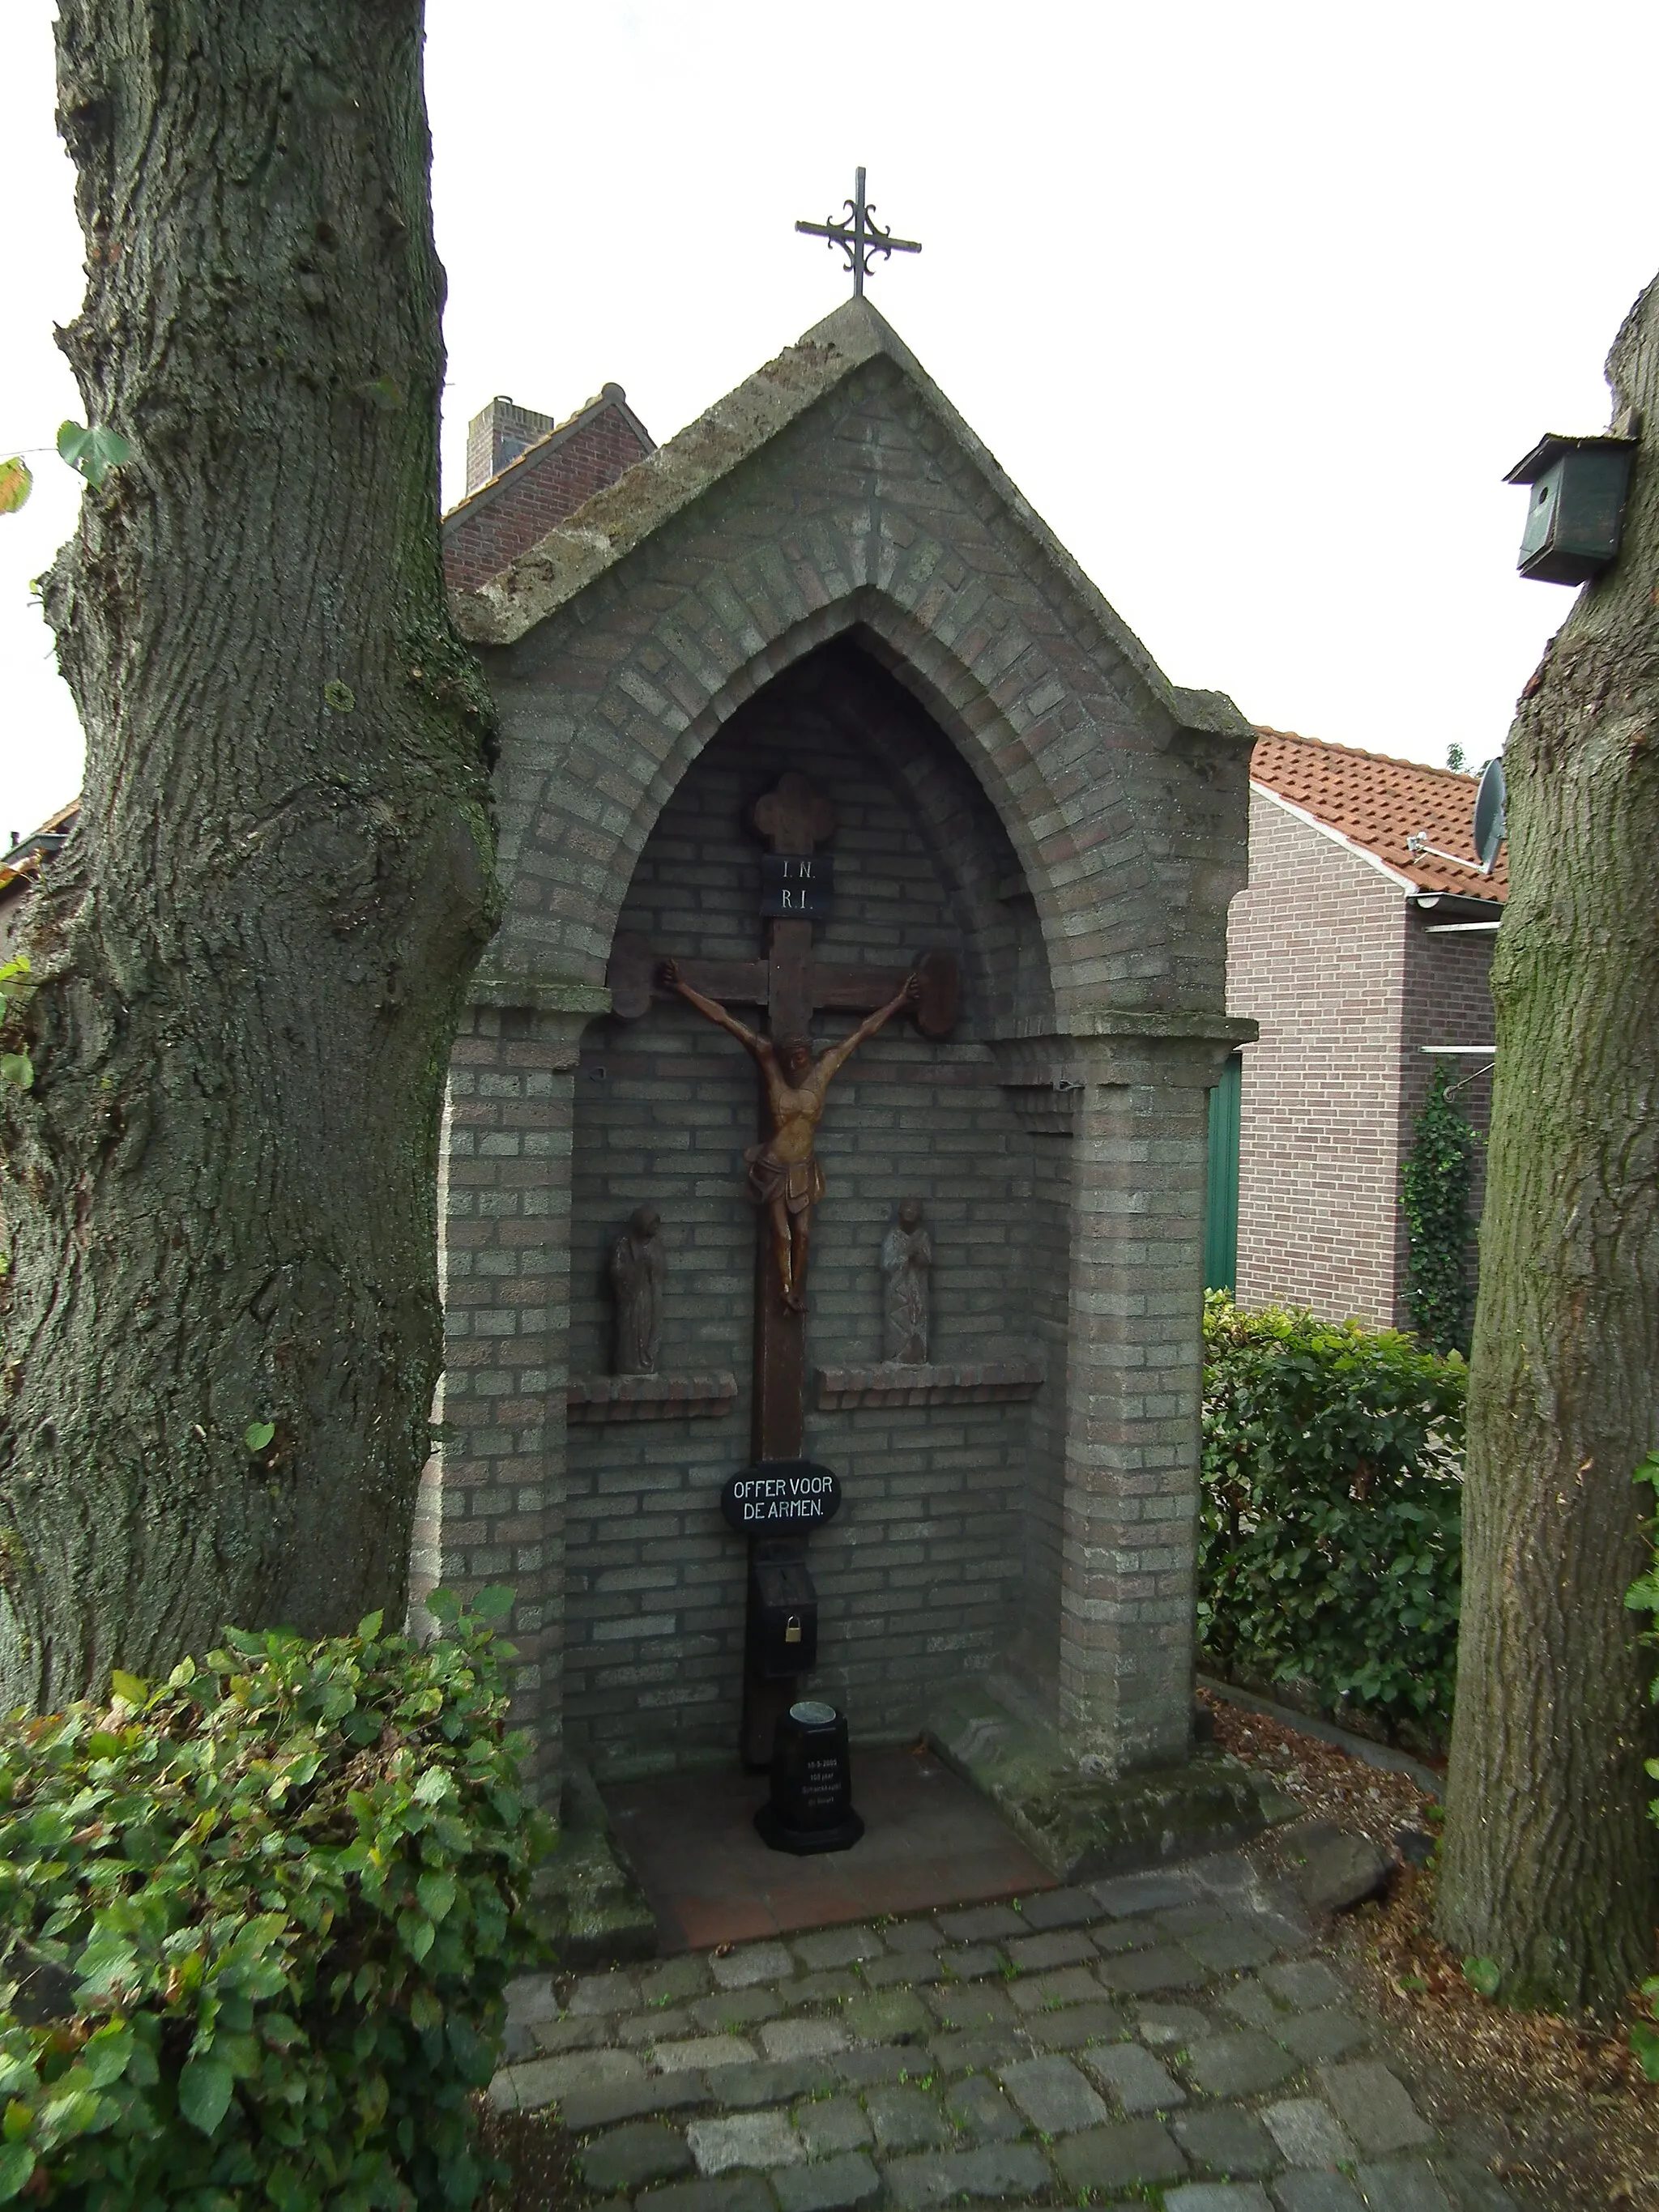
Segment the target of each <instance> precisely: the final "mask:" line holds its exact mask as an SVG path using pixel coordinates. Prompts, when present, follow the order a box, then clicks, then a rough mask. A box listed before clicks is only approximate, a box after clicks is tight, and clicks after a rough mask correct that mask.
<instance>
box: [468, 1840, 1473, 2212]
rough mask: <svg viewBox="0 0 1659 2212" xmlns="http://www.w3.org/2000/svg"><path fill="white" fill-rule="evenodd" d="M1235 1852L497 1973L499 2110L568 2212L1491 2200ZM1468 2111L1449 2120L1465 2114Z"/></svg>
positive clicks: (1309, 2207)
mask: <svg viewBox="0 0 1659 2212" xmlns="http://www.w3.org/2000/svg"><path fill="white" fill-rule="evenodd" d="M1318 1950H1319V1945H1318V1941H1317V1937H1316V1933H1315V1931H1314V1929H1312V1928H1311V1927H1310V1924H1309V1923H1308V1921H1307V1919H1306V1918H1305V1917H1304V1915H1303V1913H1302V1912H1301V1911H1300V1909H1299V1907H1298V1905H1297V1903H1296V1902H1295V1899H1294V1894H1293V1893H1289V1892H1285V1891H1281V1890H1280V1889H1279V1887H1276V1886H1275V1885H1274V1884H1273V1882H1272V1881H1271V1880H1270V1879H1269V1878H1268V1877H1266V1876H1264V1875H1262V1874H1261V1871H1260V1870H1259V1869H1257V1868H1256V1867H1255V1865H1254V1864H1253V1863H1252V1862H1251V1860H1250V1859H1249V1857H1247V1856H1246V1855H1245V1854H1243V1853H1242V1852H1228V1853H1223V1854H1218V1855H1217V1856H1216V1857H1212V1858H1206V1859H1201V1860H1196V1861H1194V1862H1192V1863H1189V1864H1188V1865H1186V1866H1183V1867H1179V1868H1176V1869H1170V1870H1168V1871H1160V1872H1158V1873H1156V1874H1148V1875H1129V1876H1126V1877H1123V1878H1121V1879H1119V1880H1115V1881H1103V1882H1097V1883H1096V1884H1094V1885H1093V1886H1092V1887H1089V1888H1074V1889H1061V1890H1047V1891H1042V1892H1040V1893H1037V1894H1035V1895H1033V1896H1030V1897H1028V1898H1026V1899H1024V1900H1022V1901H1021V1902H1019V1903H1017V1904H1015V1905H981V1906H976V1907H974V1908H971V1909H967V1910H963V1911H940V1912H936V1913H934V1914H932V1915H931V1916H927V1917H913V1918H908V1919H902V1920H894V1921H890V1922H887V1923H883V1924H879V1925H877V1926H860V1927H839V1928H828V1929H821V1930H819V1931H818V1932H817V1933H816V1934H812V1935H805V1936H793V1937H791V1938H789V1939H787V1940H780V1941H778V1942H760V1943H749V1944H744V1945H743V1946H741V1947H740V1948H732V1949H730V1950H727V1951H725V1952H723V1953H722V1952H718V1951H717V1952H713V1953H708V1952H696V1953H691V1954H687V1955H685V1956H684V1957H680V1958H674V1959H669V1960H662V1961H660V1962H659V1963H656V1964H654V1965H651V1966H642V1967H637V1968H631V1969H629V1970H628V1971H626V1972H612V1973H604V1974H594V1975H591V1976H588V1977H586V1978H580V1979H576V1980H574V1981H571V1980H568V1979H561V1980H559V1981H556V1982H550V1981H548V1980H546V1979H544V1978H541V1979H538V1978H532V1979H527V1980H525V1981H522V1982H520V1983H518V1984H515V1985H514V1988H513V2003H512V2013H511V2019H510V2025H509V2033H508V2045H507V2056H508V2059H509V2063H507V2065H505V2066H504V2067H503V2068H502V2069H501V2072H500V2073H499V2074H498V2075H496V2077H495V2082H494V2084H493V2085H492V2087H491V2091H490V2095H491V2098H492V2100H493V2101H494V2102H495V2104H496V2105H497V2106H499V2107H501V2108H502V2109H503V2110H511V2109H513V2108H514V2107H517V2108H518V2109H520V2110H523V2111H538V2110H541V2109H542V2108H544V2107H548V2106H554V2107H556V2112H557V2117H558V2118H559V2120H560V2121H561V2123H562V2125H563V2126H564V2127H565V2128H566V2129H567V2130H569V2132H570V2134H571V2135H572V2136H574V2138H575V2139H576V2141H577V2142H578V2143H579V2144H580V2149H579V2150H578V2151H577V2153H576V2156H575V2160H574V2165H575V2169H576V2171H577V2172H578V2173H579V2174H580V2176H581V2180H582V2185H583V2186H582V2193H580V2195H579V2196H578V2197H575V2198H574V2200H573V2202H574V2203H592V2204H599V2203H603V2204H605V2205H607V2206H610V2207H612V2208H615V2212H623V2207H624V2205H625V2204H626V2203H627V2202H628V2201H629V2200H630V2199H631V2201H632V2203H633V2204H634V2206H635V2212H841V2209H842V2208H844V2207H846V2208H850V2207H853V2206H869V2207H872V2208H875V2207H880V2206H895V2207H899V2208H902V2212H913V2209H914V2208H923V2207H927V2206H933V2205H941V2204H945V2203H961V2202H963V2201H964V2200H967V2201H984V2200H1002V2201H1004V2202H1005V2203H1008V2202H1012V2203H1015V2204H1035V2203H1043V2204H1057V2203H1069V2204H1083V2203H1097V2204H1135V2205H1139V2206H1141V2207H1145V2206H1146V2205H1147V2204H1152V2205H1159V2204H1161V2205H1162V2206H1163V2207H1164V2212H1275V2208H1276V2212H1360V2208H1361V2207H1362V2206H1367V2207H1370V2208H1371V2212H1502V2208H1505V2207H1513V2206H1514V2205H1515V2203H1516V2200H1515V2199H1514V2198H1513V2197H1511V2196H1510V2194H1509V2193H1508V2192H1507V2191H1504V2189H1503V2188H1501V2187H1500V2186H1499V2185H1498V2183H1497V2182H1496V2181H1495V2180H1494V2179H1492V2176H1491V2175H1490V2174H1489V2173H1488V2172H1487V2171H1486V2168H1485V2166H1483V2165H1482V2163H1481V2162H1480V2157H1479V2155H1478V2154H1477V2146H1478V2142H1479V2131H1478V2118H1479V2116H1478V2115H1477V2116H1471V2118H1472V2119H1473V2120H1474V2121H1475V2122H1476V2123H1477V2125H1476V2126H1475V2127H1474V2128H1473V2129H1472V2130H1471V2134H1470V2136H1469V2139H1468V2141H1467V2142H1462V2141H1460V2139H1459V2138H1458V2136H1457V2133H1456V2131H1455V2130H1454V2132H1453V2136H1452V2137H1451V2138H1450V2139H1448V2138H1447V2137H1445V2136H1439V2135H1437V2134H1436V2132H1435V2130H1433V2129H1432V2128H1431V2126H1430V2125H1429V2124H1428V2123H1427V2122H1426V2121H1425V2119H1424V2118H1422V2117H1421V2115H1420V2114H1419V2112H1418V2110H1417V2108H1416V2106H1414V2105H1413V2100H1412V2097H1411V2093H1410V2092H1409V2090H1408V2088H1407V2085H1406V2083H1405V2082H1404V2081H1401V2078H1400V2076H1399V2075H1398V2074H1397V2073H1395V2071H1394V2070H1393V2069H1392V2068H1391V2067H1390V2066H1389V2065H1388V2064H1386V2063H1383V2059H1382V2058H1381V2057H1379V2056H1378V2055H1377V2054H1376V2051H1375V2050H1374V2049H1373V2048H1372V2041H1371V2031H1370V2028H1369V2027H1368V2026H1367V2024H1366V2022H1365V2021H1363V2020H1362V2019H1360V2018H1358V2017H1357V2016H1356V2015H1355V2014H1354V2013H1353V2012H1352V2011H1351V2010H1350V2009H1349V2008H1348V2006H1347V2002H1346V1990H1345V1989H1344V1987H1343V1984H1342V1983H1341V1981H1340V1978H1338V1976H1337V1974H1336V1972H1334V1969H1333V1967H1332V1966H1330V1965H1329V1963H1328V1961H1327V1960H1325V1959H1323V1958H1322V1957H1320V1956H1319V1955H1317V1954H1318Z"/></svg>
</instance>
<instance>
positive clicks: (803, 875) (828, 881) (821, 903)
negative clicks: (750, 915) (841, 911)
mask: <svg viewBox="0 0 1659 2212" xmlns="http://www.w3.org/2000/svg"><path fill="white" fill-rule="evenodd" d="M835 888H836V864H835V861H834V860H833V859H832V858H831V857H830V855H829V854H828V853H763V854H761V916H762V919H763V921H786V920H787V921H829V917H830V915H831V913H832V911H833V908H834V901H833V896H832V894H833V893H834V890H835Z"/></svg>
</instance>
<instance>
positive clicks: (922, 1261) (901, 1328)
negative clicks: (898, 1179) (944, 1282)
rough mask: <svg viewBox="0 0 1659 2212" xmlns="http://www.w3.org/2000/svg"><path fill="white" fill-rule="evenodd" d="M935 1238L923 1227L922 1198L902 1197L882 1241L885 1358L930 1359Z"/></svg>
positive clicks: (918, 1363)
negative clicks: (929, 1292)
mask: <svg viewBox="0 0 1659 2212" xmlns="http://www.w3.org/2000/svg"><path fill="white" fill-rule="evenodd" d="M932 1266H933V1238H932V1237H930V1236H929V1235H928V1233H927V1229H926V1228H925V1227H924V1226H923V1224H922V1218H921V1200H920V1199H919V1198H902V1199H900V1200H899V1204H898V1218H897V1219H896V1221H895V1223H894V1224H893V1226H892V1227H891V1228H890V1230H889V1231H888V1232H887V1234H886V1236H885V1237H883V1238H882V1240H881V1272H882V1273H883V1274H884V1276H885V1277H886V1279H887V1301H886V1334H885V1338H884V1344H883V1348H882V1358H884V1360H887V1361H889V1362H896V1364H899V1365H901V1366H903V1367H922V1366H925V1365H926V1364H927V1271H928V1269H929V1268H930V1267H932Z"/></svg>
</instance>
